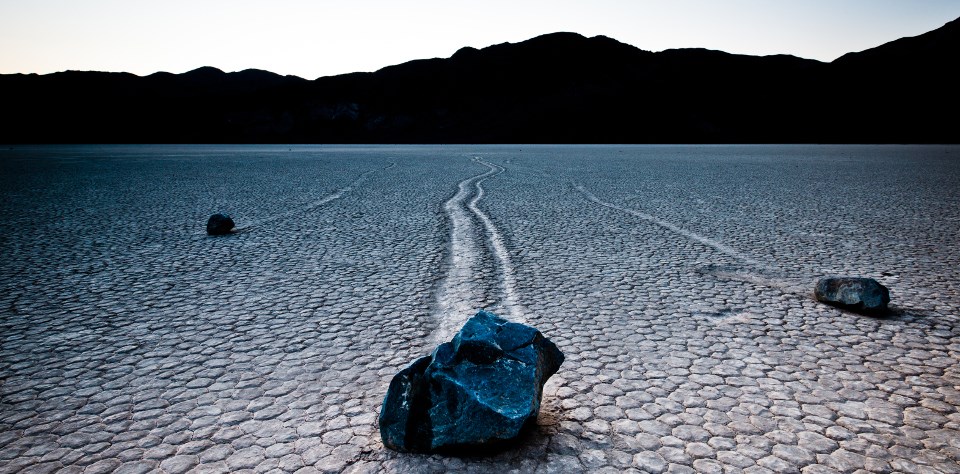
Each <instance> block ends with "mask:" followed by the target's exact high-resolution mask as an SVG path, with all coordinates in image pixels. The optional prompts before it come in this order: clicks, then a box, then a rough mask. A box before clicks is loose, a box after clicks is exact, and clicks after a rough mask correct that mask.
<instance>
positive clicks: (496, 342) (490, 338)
mask: <svg viewBox="0 0 960 474" xmlns="http://www.w3.org/2000/svg"><path fill="white" fill-rule="evenodd" d="M563 359H564V357H563V353H561V352H560V350H559V349H557V346H556V345H554V344H553V343H552V342H550V340H549V339H547V338H545V337H544V336H543V335H542V334H541V333H540V331H538V330H536V329H534V328H532V327H529V326H525V325H523V324H517V323H512V322H509V321H507V320H505V319H503V318H500V317H499V316H497V315H495V314H493V313H489V312H486V311H480V312H479V313H477V314H476V315H475V316H474V317H473V318H471V319H470V320H469V321H467V323H466V324H465V325H464V326H463V328H462V329H461V330H460V332H458V333H457V335H456V336H454V338H453V340H452V341H451V342H446V343H443V344H441V345H439V346H438V347H437V348H436V349H435V350H434V351H433V354H432V355H430V356H428V357H422V358H420V359H417V360H416V361H414V362H413V363H412V364H411V365H410V366H409V367H407V368H405V369H403V370H402V371H400V372H399V373H398V374H397V375H396V376H394V378H393V380H392V381H391V382H390V388H389V390H388V391H387V396H386V397H385V398H384V401H383V408H382V409H381V411H380V435H381V437H382V438H383V443H384V444H385V445H386V446H387V447H389V448H392V449H395V450H397V451H409V452H435V451H437V450H443V449H448V448H460V447H465V446H476V445H484V444H488V443H496V442H501V441H505V440H510V439H513V438H516V437H517V435H519V434H520V430H521V429H522V428H523V427H524V425H526V424H527V423H529V422H531V421H533V420H535V419H536V417H537V414H538V412H539V411H540V398H541V395H542V393H543V384H544V383H545V382H546V381H547V379H548V378H550V376H551V375H553V374H554V373H556V372H557V369H559V368H560V364H562V363H563Z"/></svg>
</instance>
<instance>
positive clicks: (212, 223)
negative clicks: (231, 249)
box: [207, 214, 235, 235]
mask: <svg viewBox="0 0 960 474" xmlns="http://www.w3.org/2000/svg"><path fill="white" fill-rule="evenodd" d="M234 227H235V224H234V223H233V219H231V218H230V216H228V215H226V214H214V215H212V216H210V219H207V234H209V235H226V234H229V233H230V231H231V230H233V228H234Z"/></svg>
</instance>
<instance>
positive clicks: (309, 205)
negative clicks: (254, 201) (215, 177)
mask: <svg viewBox="0 0 960 474" xmlns="http://www.w3.org/2000/svg"><path fill="white" fill-rule="evenodd" d="M396 164H397V163H396V162H391V163H390V164H389V165H387V166H385V167H383V168H378V169H372V170H370V171H366V172H364V173H362V174H360V176H357V179H355V180H353V181H352V182H351V183H350V184H348V185H346V186H344V187H342V188H340V189H338V190H336V191H334V192H332V193H330V194H327V195H325V196H323V197H321V198H320V199H317V200H316V201H313V202H309V203H307V204H305V205H303V206H300V207H298V208H295V209H292V210H289V211H287V212H282V213H280V214H275V215H272V216H269V217H266V218H263V219H260V220H258V221H253V222H250V223H249V224H247V225H246V226H244V227H241V228H239V229H237V231H239V232H246V231H249V230H251V229H253V228H255V227H258V226H262V225H264V224H269V223H271V222H274V221H278V220H280V219H284V218H287V217H290V216H292V215H295V214H304V213H306V212H310V211H312V210H314V209H316V208H318V207H320V206H323V205H324V204H327V203H329V202H332V201H336V200H337V199H340V198H342V197H343V196H344V195H345V194H348V193H350V192H351V191H353V190H354V189H356V187H357V186H359V185H360V184H362V183H363V182H364V181H366V180H367V178H369V177H370V175H372V174H374V173H377V172H382V171H386V170H388V169H390V168H393V167H394V166H396Z"/></svg>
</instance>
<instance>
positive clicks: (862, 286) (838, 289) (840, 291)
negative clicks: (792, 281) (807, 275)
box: [814, 277, 890, 313]
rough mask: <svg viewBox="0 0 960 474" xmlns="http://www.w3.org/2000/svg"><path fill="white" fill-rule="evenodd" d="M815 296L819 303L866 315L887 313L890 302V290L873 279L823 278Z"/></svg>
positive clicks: (819, 282) (815, 290)
mask: <svg viewBox="0 0 960 474" xmlns="http://www.w3.org/2000/svg"><path fill="white" fill-rule="evenodd" d="M814 296H816V298H817V301H821V302H824V303H827V304H830V305H834V306H839V307H841V308H845V309H849V310H853V311H860V312H865V313H879V312H883V311H886V310H887V303H889V302H890V290H888V289H887V287H885V286H883V285H881V284H880V283H879V282H877V280H874V279H873V278H856V277H828V278H821V279H820V280H819V281H817V287H816V288H815V289H814Z"/></svg>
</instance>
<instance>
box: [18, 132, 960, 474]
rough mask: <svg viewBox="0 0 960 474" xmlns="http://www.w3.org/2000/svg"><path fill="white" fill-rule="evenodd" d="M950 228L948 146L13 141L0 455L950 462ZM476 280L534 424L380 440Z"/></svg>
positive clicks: (199, 461) (787, 469)
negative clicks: (415, 370) (404, 387)
mask: <svg viewBox="0 0 960 474" xmlns="http://www.w3.org/2000/svg"><path fill="white" fill-rule="evenodd" d="M216 212H226V213H229V214H230V215H231V217H233V219H234V221H235V222H236V224H237V226H238V231H237V232H236V233H235V234H233V235H228V236H219V237H210V236H207V235H206V233H205V228H204V225H205V222H206V219H207V218H208V217H209V216H210V215H211V214H214V213H216ZM958 242H960V147H956V146H926V147H910V146H882V147H880V146H878V147H874V146H833V147H831V146H638V147H627V146H598V147H576V146H566V147H553V146H471V147H467V146H460V147H454V146H450V147H387V146H381V147H334V146H312V147H303V146H295V147H287V146H282V147H281V146H270V147H267V146H263V147H258V146H253V147H225V146H164V147H154V146H150V147H147V146H115V147H113V146H112V147H94V146H88V147H10V148H7V147H4V149H3V150H0V255H2V262H0V472H11V473H12V472H66V473H73V472H76V473H94V472H152V471H158V470H159V471H162V472H170V473H179V472H204V473H205V472H303V473H305V472H349V473H368V472H369V473H373V472H442V471H456V472H486V471H496V472H581V471H590V472H611V473H613V472H700V473H740V472H742V473H748V474H753V473H794V472H802V473H804V474H812V473H833V472H844V473H846V472H850V473H854V472H856V473H886V472H904V473H911V472H918V473H960V412H958V407H960V337H958V336H960V325H958V324H960V321H958V319H960V318H958V310H957V308H958V307H960V248H958V247H957V243H958ZM826 275H851V276H865V277H871V278H875V279H877V280H878V281H880V282H881V283H882V284H884V285H885V286H887V287H888V288H890V291H891V300H892V301H891V312H890V314H888V315H886V316H885V317H869V316H862V315H857V314H853V313H849V312H845V311H842V310H839V309H837V308H833V307H830V306H826V305H823V304H820V303H817V302H816V301H814V299H813V296H812V291H813V284H814V282H815V281H816V279H817V278H820V277H822V276H826ZM479 308H486V309H489V310H492V311H494V312H496V313H498V314H500V315H502V316H504V317H507V318H510V319H512V320H515V321H518V322H522V323H525V324H529V325H532V326H534V327H536V328H538V329H539V330H540V331H542V332H543V333H544V335H546V336H547V337H549V338H550V339H551V340H553V341H554V342H555V343H556V344H557V345H558V346H559V348H560V349H561V350H562V351H563V352H564V353H565V355H566V356H567V360H566V362H565V363H564V364H563V366H562V367H561V368H560V371H559V372H558V373H557V374H556V375H555V376H554V377H553V378H551V379H550V381H549V382H548V383H547V385H546V388H545V392H544V399H543V408H542V411H541V416H540V418H539V420H538V425H537V426H536V428H535V429H533V430H531V431H530V432H529V433H527V434H525V435H524V436H523V437H522V439H521V440H519V441H518V443H517V444H516V445H515V446H514V447H512V448H508V449H505V450H503V451H499V452H493V453H484V454H480V455H477V456H471V457H454V456H439V455H429V456H428V455H412V454H401V453H396V452H393V451H390V450H388V449H385V448H384V447H383V445H382V443H381V441H380V436H379V432H378V427H377V426H376V419H377V414H378V411H379V409H380V404H381V402H382V399H383V396H384V393H385V392H386V388H387V385H388V384H389V382H390V379H391V378H392V377H393V375H394V374H395V373H396V372H397V371H399V370H400V369H402V368H403V367H405V366H406V365H407V364H408V363H409V362H411V361H413V360H414V359H416V358H417V357H420V356H422V355H425V354H427V353H429V351H430V350H432V348H433V347H434V346H435V345H436V344H437V343H438V342H439V341H443V340H447V339H449V336H450V335H452V333H453V332H454V331H456V329H458V328H459V326H460V325H461V324H462V323H463V322H464V321H466V319H467V318H468V317H470V316H472V315H473V313H474V312H475V311H476V310H477V309H479Z"/></svg>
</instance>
